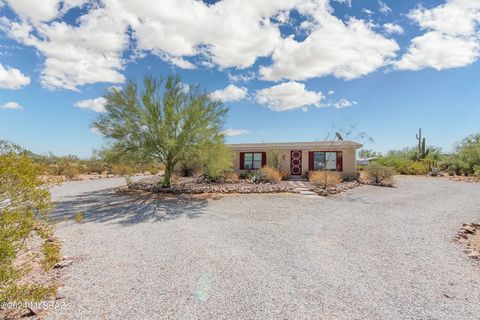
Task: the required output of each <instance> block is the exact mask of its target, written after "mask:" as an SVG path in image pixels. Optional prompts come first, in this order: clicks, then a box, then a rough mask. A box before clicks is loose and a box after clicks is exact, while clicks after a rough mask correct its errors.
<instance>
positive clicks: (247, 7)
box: [118, 0, 298, 68]
mask: <svg viewBox="0 0 480 320" xmlns="http://www.w3.org/2000/svg"><path fill="white" fill-rule="evenodd" d="M297 1H298V0H281V1H264V2H261V3H259V2H251V1H239V0H232V1H219V2H216V3H215V4H210V5H208V4H205V3H204V2H203V1H190V0H175V1H174V0H166V1H163V3H162V5H161V6H159V5H158V4H157V1H155V0H140V1H135V2H132V1H118V3H119V5H120V6H121V7H122V9H123V11H124V12H128V13H129V15H130V16H131V17H133V18H132V19H131V26H132V29H133V35H134V37H135V38H136V39H137V42H138V47H139V48H141V49H143V50H148V51H151V52H152V53H154V54H157V55H159V56H160V57H162V55H167V56H168V57H177V58H180V57H193V56H197V55H203V56H206V57H208V60H211V61H212V62H213V63H215V64H216V65H218V66H220V67H221V68H228V67H237V68H247V67H250V66H251V65H253V64H254V63H255V61H256V59H257V58H258V57H262V56H268V55H270V54H271V52H272V50H273V48H274V47H275V46H276V44H277V43H278V42H279V41H280V40H281V34H280V31H279V29H278V26H277V25H276V24H275V23H273V22H271V21H270V19H269V17H273V16H276V15H278V14H279V13H280V12H282V11H285V10H288V9H292V8H293V7H294V5H295V4H296V2H297Z"/></svg>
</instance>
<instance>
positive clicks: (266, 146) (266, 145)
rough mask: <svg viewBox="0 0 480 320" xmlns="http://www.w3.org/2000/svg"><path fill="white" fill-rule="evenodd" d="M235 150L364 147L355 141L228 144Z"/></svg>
mask: <svg viewBox="0 0 480 320" xmlns="http://www.w3.org/2000/svg"><path fill="white" fill-rule="evenodd" d="M227 146H229V147H231V148H232V149H234V150H240V149H269V148H275V149H292V148H297V149H343V148H348V147H354V148H355V149H359V148H361V147H362V146H363V145H362V144H361V143H358V142H355V141H311V142H267V143H238V144H227Z"/></svg>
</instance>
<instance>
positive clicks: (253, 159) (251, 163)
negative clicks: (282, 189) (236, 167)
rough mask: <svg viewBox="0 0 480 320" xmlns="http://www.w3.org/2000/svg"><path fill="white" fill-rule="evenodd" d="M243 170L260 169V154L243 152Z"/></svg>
mask: <svg viewBox="0 0 480 320" xmlns="http://www.w3.org/2000/svg"><path fill="white" fill-rule="evenodd" d="M243 168H244V169H245V170H252V169H253V170H256V169H261V168H262V153H261V152H245V153H244V159H243Z"/></svg>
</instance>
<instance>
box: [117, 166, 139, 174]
mask: <svg viewBox="0 0 480 320" xmlns="http://www.w3.org/2000/svg"><path fill="white" fill-rule="evenodd" d="M136 172H137V170H136V169H135V167H134V166H132V165H130V164H114V165H113V166H112V173H113V174H115V175H120V176H125V175H133V174H135V173H136Z"/></svg>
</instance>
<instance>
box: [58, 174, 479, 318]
mask: <svg viewBox="0 0 480 320" xmlns="http://www.w3.org/2000/svg"><path fill="white" fill-rule="evenodd" d="M90 183H92V182H83V183H80V186H74V187H72V186H71V185H69V184H65V185H64V186H63V187H59V188H57V189H55V190H53V194H54V196H55V197H56V199H59V200H61V202H59V203H58V205H57V209H56V212H55V214H54V216H57V217H59V218H62V219H65V221H64V222H60V223H59V225H58V228H57V234H58V235H59V236H60V238H61V239H62V240H63V241H64V248H63V250H64V254H65V255H66V256H69V257H77V258H78V261H77V262H76V263H75V264H74V265H72V266H71V267H69V268H68V270H67V271H66V274H65V276H64V277H63V278H62V282H63V283H64V286H65V287H64V288H65V292H66V294H67V299H66V300H65V301H66V302H67V303H68V308H67V310H66V311H57V313H51V314H50V317H52V318H54V319H395V320H397V319H478V318H479V317H480V263H478V262H475V261H473V260H470V259H469V258H468V257H467V256H466V254H464V253H463V252H462V250H461V247H460V246H459V245H458V244H456V243H454V242H453V241H452V238H453V237H454V236H455V234H456V232H457V230H458V229H459V228H460V227H461V224H462V223H464V222H473V221H479V220H480V184H469V183H464V182H453V181H448V180H440V179H439V180H436V179H433V178H430V179H424V178H399V179H397V188H381V187H372V186H362V187H359V188H356V189H354V190H351V191H348V192H347V193H343V194H341V195H336V196H332V197H328V198H322V197H307V196H301V195H294V194H269V195H230V196H224V197H221V198H215V197H210V198H208V197H206V198H194V199H192V198H186V197H165V196H163V197H150V196H148V197H147V196H142V197H140V196H136V197H134V196H132V195H128V194H118V193H115V190H114V189H103V187H101V188H100V187H98V185H96V186H97V188H92V189H95V191H87V190H89V185H88V184H90ZM96 183H97V184H99V185H100V184H102V183H101V182H96ZM110 184H112V182H109V183H105V184H104V187H108V186H114V185H110ZM119 184H121V182H120V181H119V182H118V183H117V184H115V185H119ZM76 190H80V191H81V192H76ZM77 211H83V212H84V213H85V220H84V222H83V223H82V224H77V223H76V222H73V221H72V219H71V218H72V216H73V215H74V214H75V212H77Z"/></svg>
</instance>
